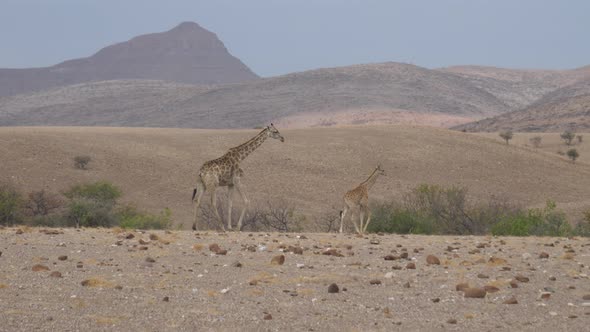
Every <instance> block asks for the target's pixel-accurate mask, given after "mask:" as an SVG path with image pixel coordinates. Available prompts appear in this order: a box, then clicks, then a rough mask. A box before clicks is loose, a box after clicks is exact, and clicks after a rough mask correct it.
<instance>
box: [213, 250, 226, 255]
mask: <svg viewBox="0 0 590 332" xmlns="http://www.w3.org/2000/svg"><path fill="white" fill-rule="evenodd" d="M215 254H216V255H222V256H225V255H227V250H226V249H221V250H219V251H218V252H216V253H215Z"/></svg>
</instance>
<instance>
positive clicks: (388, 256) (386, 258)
mask: <svg viewBox="0 0 590 332" xmlns="http://www.w3.org/2000/svg"><path fill="white" fill-rule="evenodd" d="M383 259H384V260H386V261H394V260H396V259H397V257H396V256H394V255H387V256H385V257H383Z"/></svg>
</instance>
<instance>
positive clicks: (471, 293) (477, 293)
mask: <svg viewBox="0 0 590 332" xmlns="http://www.w3.org/2000/svg"><path fill="white" fill-rule="evenodd" d="M463 296H464V297H466V298H474V299H482V298H484V297H486V291H485V290H484V289H483V288H465V290H464V291H463Z"/></svg>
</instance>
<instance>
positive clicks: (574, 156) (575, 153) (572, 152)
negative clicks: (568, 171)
mask: <svg viewBox="0 0 590 332" xmlns="http://www.w3.org/2000/svg"><path fill="white" fill-rule="evenodd" d="M567 156H568V157H569V158H570V159H571V160H572V162H573V163H575V162H576V159H578V157H579V156H580V154H579V153H578V150H576V149H569V150H567Z"/></svg>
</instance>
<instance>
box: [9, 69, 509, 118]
mask: <svg viewBox="0 0 590 332" xmlns="http://www.w3.org/2000/svg"><path fill="white" fill-rule="evenodd" d="M109 84H112V85H114V84H116V82H111V83H109ZM126 84H129V83H126ZM139 84H142V83H141V82H139ZM74 88H75V90H74V91H70V90H69V88H68V87H65V88H63V89H56V90H53V91H44V92H41V95H37V94H30V95H28V96H23V97H21V96H17V97H18V98H17V99H11V98H3V99H0V125H102V126H147V127H192V128H252V127H255V126H259V125H261V124H264V123H267V122H269V121H276V122H281V121H282V123H284V124H286V125H288V124H289V123H290V122H291V121H293V117H302V116H303V117H304V118H305V119H304V120H302V121H303V122H306V121H307V122H308V126H325V125H334V124H366V123H374V122H380V123H397V122H412V121H406V120H404V116H405V115H404V114H403V112H408V111H410V112H411V117H413V118H420V117H426V118H427V119H430V118H436V119H440V120H436V121H432V122H434V123H445V124H448V125H453V124H457V123H464V122H468V121H473V120H475V119H480V118H482V117H485V116H491V115H496V114H500V113H503V112H506V111H508V110H509V108H508V107H507V106H506V105H505V104H504V103H502V102H501V101H499V100H498V99H497V98H495V97H494V96H492V95H491V94H489V93H487V92H485V91H483V90H481V89H479V88H476V87H473V86H472V85H471V83H469V82H468V81H467V80H465V79H463V78H461V77H459V76H457V75H454V74H449V73H443V72H439V71H436V70H429V69H425V68H421V67H417V66H413V65H408V64H400V63H382V64H370V65H355V66H349V67H339V68H328V69H318V70H311V71H306V72H301V73H293V74H289V75H284V76H279V77H273V78H266V79H261V80H254V81H250V82H247V83H240V84H229V85H221V86H215V87H211V88H209V89H205V90H203V89H195V90H194V92H190V91H189V90H188V89H185V90H184V91H186V92H187V94H186V95H185V94H184V92H183V93H182V95H183V97H182V98H178V99H174V98H173V99H169V100H154V99H153V98H150V97H149V93H146V94H147V96H146V97H145V98H146V99H145V105H146V107H148V109H147V110H146V109H144V108H137V107H135V105H136V103H138V101H136V100H135V98H136V95H137V94H136V93H133V92H129V94H128V95H127V96H125V95H113V92H116V89H103V90H101V91H102V92H103V93H104V94H103V95H102V96H100V97H99V96H92V98H100V100H102V101H103V102H101V103H98V104H96V103H94V101H93V100H92V99H91V98H90V97H89V96H87V95H86V94H85V91H87V90H89V89H81V88H80V86H76V87H74ZM171 88H172V89H175V87H171ZM129 89H131V88H129ZM146 92H149V91H147V90H146ZM97 93H98V92H97ZM54 94H58V95H60V96H53V95H54ZM168 94H172V95H176V94H178V93H177V92H176V91H171V92H168ZM191 94H192V95H191ZM48 95H51V96H50V97H48ZM61 95H75V96H76V97H75V98H72V99H71V100H68V99H67V98H63V96H61ZM129 98H131V99H133V100H129ZM29 99H32V100H34V101H32V102H31V101H30V100H29ZM38 100H41V101H43V102H41V103H39V102H37V101H38ZM56 100H58V101H59V102H57V101H56ZM109 101H110V102H109ZM150 104H152V106H151V107H150V106H149V105H150ZM156 104H157V105H158V107H155V105H156ZM77 110H84V111H83V112H77ZM351 112H352V113H361V114H363V115H362V116H361V117H355V116H351V115H349V114H350V113H351ZM387 112H391V113H387ZM146 113H147V114H146ZM7 114H9V115H7ZM318 114H320V115H321V116H319V117H318V116H317V115H318ZM412 114H417V115H416V116H414V115H412ZM307 115H311V118H308V117H306V116H307ZM379 119H385V120H384V121H380V120H379ZM297 121H299V120H297ZM428 121H430V120H426V122H428ZM422 123H424V122H422Z"/></svg>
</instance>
